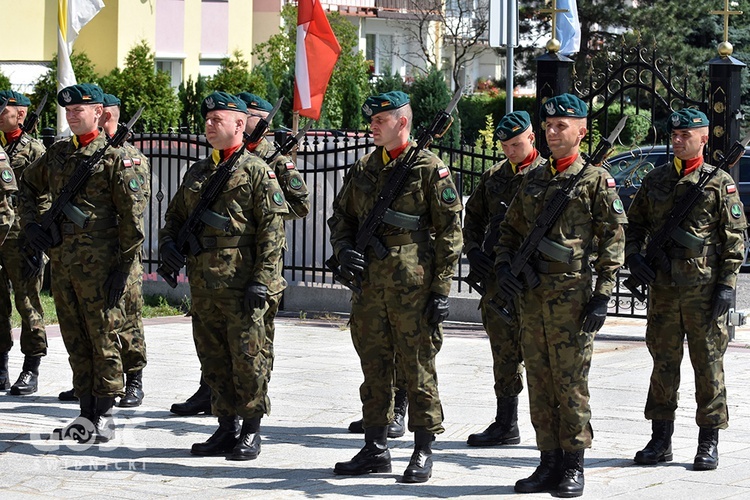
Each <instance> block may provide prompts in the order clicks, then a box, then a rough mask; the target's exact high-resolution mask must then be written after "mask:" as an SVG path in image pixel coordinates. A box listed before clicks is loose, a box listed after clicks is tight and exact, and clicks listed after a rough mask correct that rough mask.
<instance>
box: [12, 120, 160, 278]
mask: <svg viewBox="0 0 750 500" xmlns="http://www.w3.org/2000/svg"><path fill="white" fill-rule="evenodd" d="M105 143H106V139H105V136H104V133H103V132H101V131H100V133H99V135H98V136H97V137H96V138H95V139H94V140H93V141H91V143H89V144H88V145H86V146H81V147H78V145H77V142H76V138H75V137H72V138H70V139H64V140H60V141H57V142H56V143H54V144H53V145H52V146H50V148H49V149H48V150H47V151H46V153H44V155H43V156H42V157H41V158H39V159H38V160H37V161H35V162H34V163H32V164H31V165H29V167H27V169H26V171H25V172H24V175H23V178H22V180H21V219H22V220H21V223H22V226H25V225H26V224H29V223H31V222H39V221H40V219H41V216H42V215H43V214H44V212H46V210H47V209H48V208H49V206H50V205H51V203H53V202H54V200H55V199H56V198H57V196H58V195H59V194H60V192H61V191H62V189H63V188H64V187H65V185H66V184H67V183H68V181H69V180H70V178H71V177H72V175H73V173H74V172H75V171H76V169H77V168H78V165H79V164H80V163H81V162H82V161H84V160H85V159H86V158H88V157H90V156H92V155H93V154H94V153H95V152H96V151H98V150H99V149H100V148H102V147H104V145H105ZM127 157H128V156H127V154H126V153H125V151H124V149H123V148H120V149H113V148H109V149H108V150H107V152H106V154H105V155H104V157H103V159H102V160H101V161H100V162H99V163H97V164H96V165H95V169H94V172H93V174H92V175H91V177H89V179H88V180H87V181H86V183H85V184H84V186H83V187H82V188H81V190H80V191H79V192H78V193H77V194H76V196H75V197H74V198H73V201H72V202H71V204H72V205H73V207H74V209H75V210H76V211H78V212H79V213H80V214H81V215H82V216H83V217H85V220H86V221H87V222H86V224H85V227H81V226H80V225H79V224H77V223H76V222H74V221H72V220H70V219H69V218H68V217H67V216H65V215H64V216H63V217H62V220H61V221H60V224H59V226H60V227H59V228H60V232H61V235H62V244H61V245H59V246H58V247H53V248H51V249H50V258H52V259H53V260H55V259H57V260H59V261H60V262H61V263H62V264H63V265H69V264H74V263H80V262H82V261H85V262H87V263H88V264H92V263H96V262H101V263H103V264H104V265H110V266H113V267H116V268H117V270H119V271H121V272H124V273H129V272H130V270H131V267H132V265H133V262H134V261H135V259H136V258H137V256H138V254H139V252H140V251H141V246H142V244H143V239H144V234H143V225H142V224H141V223H140V219H141V217H142V214H143V210H144V208H145V206H146V202H147V200H146V198H145V197H144V195H143V191H142V190H141V185H140V183H139V182H138V178H137V174H136V171H135V169H134V168H133V167H132V164H130V165H128V162H127V161H126V159H127Z"/></svg>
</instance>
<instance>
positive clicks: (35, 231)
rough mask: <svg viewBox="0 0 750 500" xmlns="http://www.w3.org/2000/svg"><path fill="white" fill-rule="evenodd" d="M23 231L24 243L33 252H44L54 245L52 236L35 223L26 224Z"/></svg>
mask: <svg viewBox="0 0 750 500" xmlns="http://www.w3.org/2000/svg"><path fill="white" fill-rule="evenodd" d="M23 230H24V233H25V234H26V241H28V242H29V246H30V247H31V248H32V249H33V250H34V251H35V252H44V251H46V250H47V249H48V248H49V247H51V246H52V243H54V242H53V240H52V236H51V235H50V234H49V233H48V232H47V231H45V230H44V229H42V226H40V225H39V224H37V223H36V222H32V223H30V224H26V226H24V228H23Z"/></svg>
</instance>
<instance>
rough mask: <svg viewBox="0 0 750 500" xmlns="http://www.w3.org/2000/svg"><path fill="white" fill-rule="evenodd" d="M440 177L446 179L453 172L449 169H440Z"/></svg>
mask: <svg viewBox="0 0 750 500" xmlns="http://www.w3.org/2000/svg"><path fill="white" fill-rule="evenodd" d="M438 175H439V176H440V178H441V179H444V178H446V177H448V176H449V175H451V171H450V170H448V167H440V168H439V169H438Z"/></svg>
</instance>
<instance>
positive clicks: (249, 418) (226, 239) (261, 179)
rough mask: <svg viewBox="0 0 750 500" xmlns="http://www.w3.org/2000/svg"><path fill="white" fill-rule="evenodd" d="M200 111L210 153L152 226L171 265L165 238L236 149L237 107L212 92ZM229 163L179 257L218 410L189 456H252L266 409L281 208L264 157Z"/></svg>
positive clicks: (171, 240)
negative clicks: (197, 246) (213, 427)
mask: <svg viewBox="0 0 750 500" xmlns="http://www.w3.org/2000/svg"><path fill="white" fill-rule="evenodd" d="M201 113H202V115H203V117H204V118H205V119H206V138H207V139H208V142H209V143H210V144H211V146H212V147H213V148H214V150H213V152H212V154H211V156H210V157H208V158H206V159H204V160H200V161H198V162H196V163H195V164H193V165H192V166H191V167H190V169H188V171H187V173H186V174H185V177H184V179H183V181H182V184H181V185H180V187H179V189H178V190H177V193H176V194H175V196H174V197H173V198H172V200H171V201H170V203H169V207H168V208H167V212H166V214H165V224H164V227H163V228H162V229H161V231H159V249H160V251H161V256H162V261H163V262H164V264H163V265H165V266H166V267H167V268H169V269H173V270H179V269H180V268H181V267H182V265H183V263H184V261H185V257H184V256H183V255H182V253H181V250H180V249H178V248H177V245H176V243H175V241H176V239H177V235H178V233H179V231H180V229H181V227H182V226H183V224H184V223H185V221H186V220H187V218H188V217H189V216H190V214H191V213H192V211H193V209H194V207H195V206H196V204H197V203H198V201H199V200H200V196H201V190H202V188H203V186H204V184H205V183H206V182H208V181H209V180H210V179H211V177H212V175H214V174H215V172H216V171H217V167H218V166H219V165H220V164H222V161H223V160H226V159H228V158H229V157H230V156H231V154H232V153H234V152H235V151H236V150H237V149H238V148H240V147H242V134H243V132H244V130H245V121H246V114H247V106H246V105H245V103H244V102H243V101H242V100H241V99H238V98H236V97H234V96H232V95H230V94H227V93H225V92H214V93H212V94H211V95H209V96H208V97H206V98H205V99H204V100H203V104H202V106H201ZM235 167H236V170H235V171H234V172H233V173H232V175H231V177H230V178H229V181H228V182H227V184H226V185H225V186H224V189H223V191H222V192H221V194H220V195H219V196H218V198H217V199H216V201H215V202H214V203H213V204H212V207H211V211H210V213H207V214H206V218H205V220H206V221H208V222H207V223H206V225H205V229H204V230H203V231H202V233H201V234H199V235H197V237H198V239H199V242H200V243H201V245H202V251H201V252H200V253H199V254H198V255H190V256H189V257H188V259H187V273H188V279H189V282H190V293H191V296H192V311H191V312H192V318H193V338H194V340H195V348H196V351H197V352H198V357H199V358H200V361H201V371H202V373H203V377H204V378H205V380H206V382H207V383H208V385H209V386H210V387H211V403H212V409H213V413H214V415H217V416H218V417H219V429H218V430H217V431H216V432H215V433H214V434H213V435H212V436H211V437H210V438H208V440H207V441H206V442H205V443H196V444H194V445H193V447H192V449H191V453H193V454H194V455H201V456H210V455H223V454H227V453H228V454H229V455H228V457H227V458H228V459H230V460H252V459H254V458H257V456H258V454H259V453H260V445H261V438H260V421H261V418H262V417H263V415H264V414H267V413H269V412H270V401H269V399H268V379H267V377H268V376H267V374H266V370H267V363H266V359H265V354H264V346H265V325H264V323H263V317H264V315H265V312H266V309H267V308H268V304H267V302H266V297H267V295H268V290H269V288H270V287H271V285H272V283H273V282H274V280H275V279H277V276H278V266H279V261H280V260H281V257H282V250H283V247H284V245H285V242H286V239H285V235H284V225H283V219H282V217H283V216H284V215H286V214H287V212H288V210H287V208H286V207H287V205H286V200H285V199H284V195H283V194H282V191H281V188H280V187H279V183H278V181H277V180H276V174H275V173H274V172H273V171H272V170H271V169H270V168H269V167H268V165H266V163H265V162H263V161H262V160H261V159H260V158H258V157H257V156H256V155H253V154H251V153H250V152H246V151H243V154H242V156H241V157H240V159H239V161H238V162H237V163H236V164H235ZM227 224H228V227H229V230H228V231H226V230H225V227H227ZM238 416H241V417H243V422H242V429H240V426H239V420H238Z"/></svg>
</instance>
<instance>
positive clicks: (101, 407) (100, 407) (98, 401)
mask: <svg viewBox="0 0 750 500" xmlns="http://www.w3.org/2000/svg"><path fill="white" fill-rule="evenodd" d="M114 405H115V398H113V397H106V398H95V400H94V443H107V442H109V441H112V440H113V439H114V438H115V419H114V418H112V407H113V406H114Z"/></svg>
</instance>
